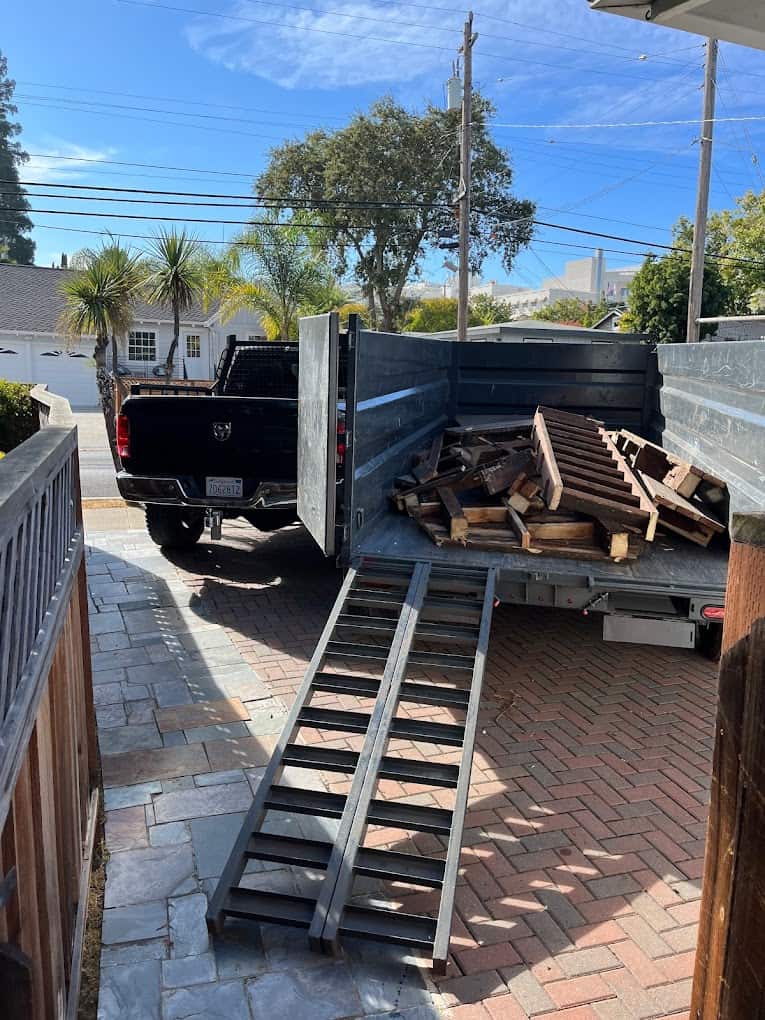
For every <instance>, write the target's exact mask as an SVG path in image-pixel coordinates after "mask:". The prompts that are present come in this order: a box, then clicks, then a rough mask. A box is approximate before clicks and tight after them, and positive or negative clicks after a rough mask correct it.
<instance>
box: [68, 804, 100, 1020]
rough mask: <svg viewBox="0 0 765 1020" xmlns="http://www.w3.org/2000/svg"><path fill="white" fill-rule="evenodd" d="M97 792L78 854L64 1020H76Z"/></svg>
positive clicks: (93, 843)
mask: <svg viewBox="0 0 765 1020" xmlns="http://www.w3.org/2000/svg"><path fill="white" fill-rule="evenodd" d="M99 797H100V790H99V789H98V788H97V787H96V789H94V790H93V792H92V793H91V795H90V803H89V810H88V821H87V831H86V837H85V845H84V847H83V853H82V870H81V872H80V886H79V896H78V899H77V917H76V921H75V926H74V940H73V944H72V959H71V966H70V968H69V970H70V978H69V989H68V994H67V1000H66V1017H65V1020H77V1014H78V1012H79V1004H80V985H81V982H82V961H83V955H84V951H85V926H86V924H87V920H88V899H89V893H90V873H91V868H92V864H93V848H94V847H95V843H96V831H97V828H98V805H99Z"/></svg>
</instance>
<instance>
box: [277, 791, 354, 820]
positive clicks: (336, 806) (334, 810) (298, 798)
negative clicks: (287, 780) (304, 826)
mask: <svg viewBox="0 0 765 1020" xmlns="http://www.w3.org/2000/svg"><path fill="white" fill-rule="evenodd" d="M265 806H266V807H267V808H268V810H269V811H294V812H295V814H297V815H319V816H321V817H322V818H340V816H341V815H342V813H343V808H344V807H345V797H343V796H342V794H339V793H325V792H324V791H323V790H303V789H301V788H300V787H297V786H278V785H274V786H272V787H271V789H270V790H269V791H268V794H267V795H266V803H265Z"/></svg>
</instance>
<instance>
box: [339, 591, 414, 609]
mask: <svg viewBox="0 0 765 1020" xmlns="http://www.w3.org/2000/svg"><path fill="white" fill-rule="evenodd" d="M403 595H404V592H403V591H401V592H398V591H383V590H380V591H377V590H376V589H374V588H354V589H353V590H352V591H349V592H348V597H347V598H346V600H345V601H346V602H347V603H348V604H349V605H354V606H356V605H361V606H394V607H400V606H401V605H402V604H403Z"/></svg>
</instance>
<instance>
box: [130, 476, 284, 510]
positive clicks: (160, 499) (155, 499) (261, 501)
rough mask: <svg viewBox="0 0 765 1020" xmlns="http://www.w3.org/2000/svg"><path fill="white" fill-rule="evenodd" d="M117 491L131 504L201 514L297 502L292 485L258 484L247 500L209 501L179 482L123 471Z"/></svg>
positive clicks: (268, 508)
mask: <svg viewBox="0 0 765 1020" xmlns="http://www.w3.org/2000/svg"><path fill="white" fill-rule="evenodd" d="M117 487H118V489H119V490H120V495H121V496H122V498H123V499H126V500H128V501H129V502H132V503H162V504H165V505H167V506H185V507H196V508H198V509H200V510H204V509H206V508H208V507H219V508H220V509H225V510H239V511H241V512H244V511H245V510H257V509H262V510H270V509H277V508H280V507H285V508H286V507H293V506H295V505H296V502H297V485H296V483H295V482H260V483H259V484H258V486H257V487H256V489H255V491H254V492H253V493H252V495H251V496H249V497H248V498H247V499H231V498H230V497H229V498H226V499H212V498H210V497H206V496H201V497H200V496H197V495H194V494H192V493H191V492H190V489H191V486H190V485H189V484H188V483H187V484H186V485H184V481H183V479H182V478H176V477H173V476H167V477H161V476H160V477H157V476H154V475H152V476H150V477H149V476H144V475H131V474H128V472H127V471H120V472H118V474H117Z"/></svg>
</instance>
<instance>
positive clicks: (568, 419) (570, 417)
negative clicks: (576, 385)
mask: <svg viewBox="0 0 765 1020" xmlns="http://www.w3.org/2000/svg"><path fill="white" fill-rule="evenodd" d="M539 411H541V412H542V414H543V415H544V416H545V417H546V418H548V419H549V420H550V421H557V422H560V423H561V424H563V425H570V426H572V427H573V428H577V429H583V430H585V431H587V430H590V429H595V430H597V429H599V428H601V427H602V426H603V425H604V424H605V423H604V422H602V421H600V419H598V418H590V417H588V416H587V415H584V414H575V413H574V412H573V411H561V410H560V408H558V407H547V406H546V405H544V404H540V405H539V407H538V408H537V412H539Z"/></svg>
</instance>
